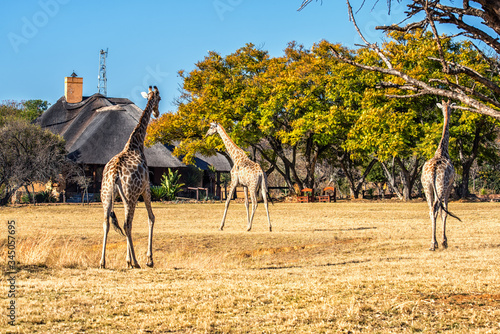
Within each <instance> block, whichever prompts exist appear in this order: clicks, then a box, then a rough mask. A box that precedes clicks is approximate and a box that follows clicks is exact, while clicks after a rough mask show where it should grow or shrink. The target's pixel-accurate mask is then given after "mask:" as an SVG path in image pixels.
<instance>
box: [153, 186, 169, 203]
mask: <svg viewBox="0 0 500 334" xmlns="http://www.w3.org/2000/svg"><path fill="white" fill-rule="evenodd" d="M166 195H167V189H165V188H164V187H163V186H151V199H152V200H153V201H161V200H162V199H164V198H165V196H166Z"/></svg>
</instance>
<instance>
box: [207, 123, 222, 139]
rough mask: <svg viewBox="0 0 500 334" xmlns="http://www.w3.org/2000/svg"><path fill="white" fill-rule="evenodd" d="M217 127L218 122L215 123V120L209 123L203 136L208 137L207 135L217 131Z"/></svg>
mask: <svg viewBox="0 0 500 334" xmlns="http://www.w3.org/2000/svg"><path fill="white" fill-rule="evenodd" d="M218 127H219V124H217V123H215V122H212V123H210V128H209V129H208V131H207V134H206V135H205V137H208V136H211V135H213V134H215V133H217V128H218Z"/></svg>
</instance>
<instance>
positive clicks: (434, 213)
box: [429, 201, 439, 251]
mask: <svg viewBox="0 0 500 334" xmlns="http://www.w3.org/2000/svg"><path fill="white" fill-rule="evenodd" d="M438 205H439V202H438V201H435V202H434V203H433V205H432V207H431V209H430V211H429V215H430V216H431V221H432V242H431V248H429V250H431V251H434V250H436V248H438V243H437V241H436V220H437V215H438V211H439V208H438Z"/></svg>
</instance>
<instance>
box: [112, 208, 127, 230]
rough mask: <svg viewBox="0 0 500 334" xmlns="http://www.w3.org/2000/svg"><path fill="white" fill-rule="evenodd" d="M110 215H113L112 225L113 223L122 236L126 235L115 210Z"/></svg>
mask: <svg viewBox="0 0 500 334" xmlns="http://www.w3.org/2000/svg"><path fill="white" fill-rule="evenodd" d="M109 216H110V217H111V225H113V228H114V229H115V231H116V232H118V233H120V234H121V235H122V236H125V233H123V230H122V228H121V227H120V225H119V224H118V219H117V218H116V215H115V212H114V211H111V213H110V214H109Z"/></svg>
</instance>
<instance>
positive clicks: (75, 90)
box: [64, 72, 83, 103]
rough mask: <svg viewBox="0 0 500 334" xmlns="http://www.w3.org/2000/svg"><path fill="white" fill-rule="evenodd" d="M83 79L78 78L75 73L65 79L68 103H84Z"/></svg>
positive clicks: (65, 93) (65, 95)
mask: <svg viewBox="0 0 500 334" xmlns="http://www.w3.org/2000/svg"><path fill="white" fill-rule="evenodd" d="M82 91H83V78H78V77H77V75H76V73H75V72H73V74H71V76H70V77H65V78H64V97H65V98H66V102H68V103H78V102H81V101H82Z"/></svg>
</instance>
